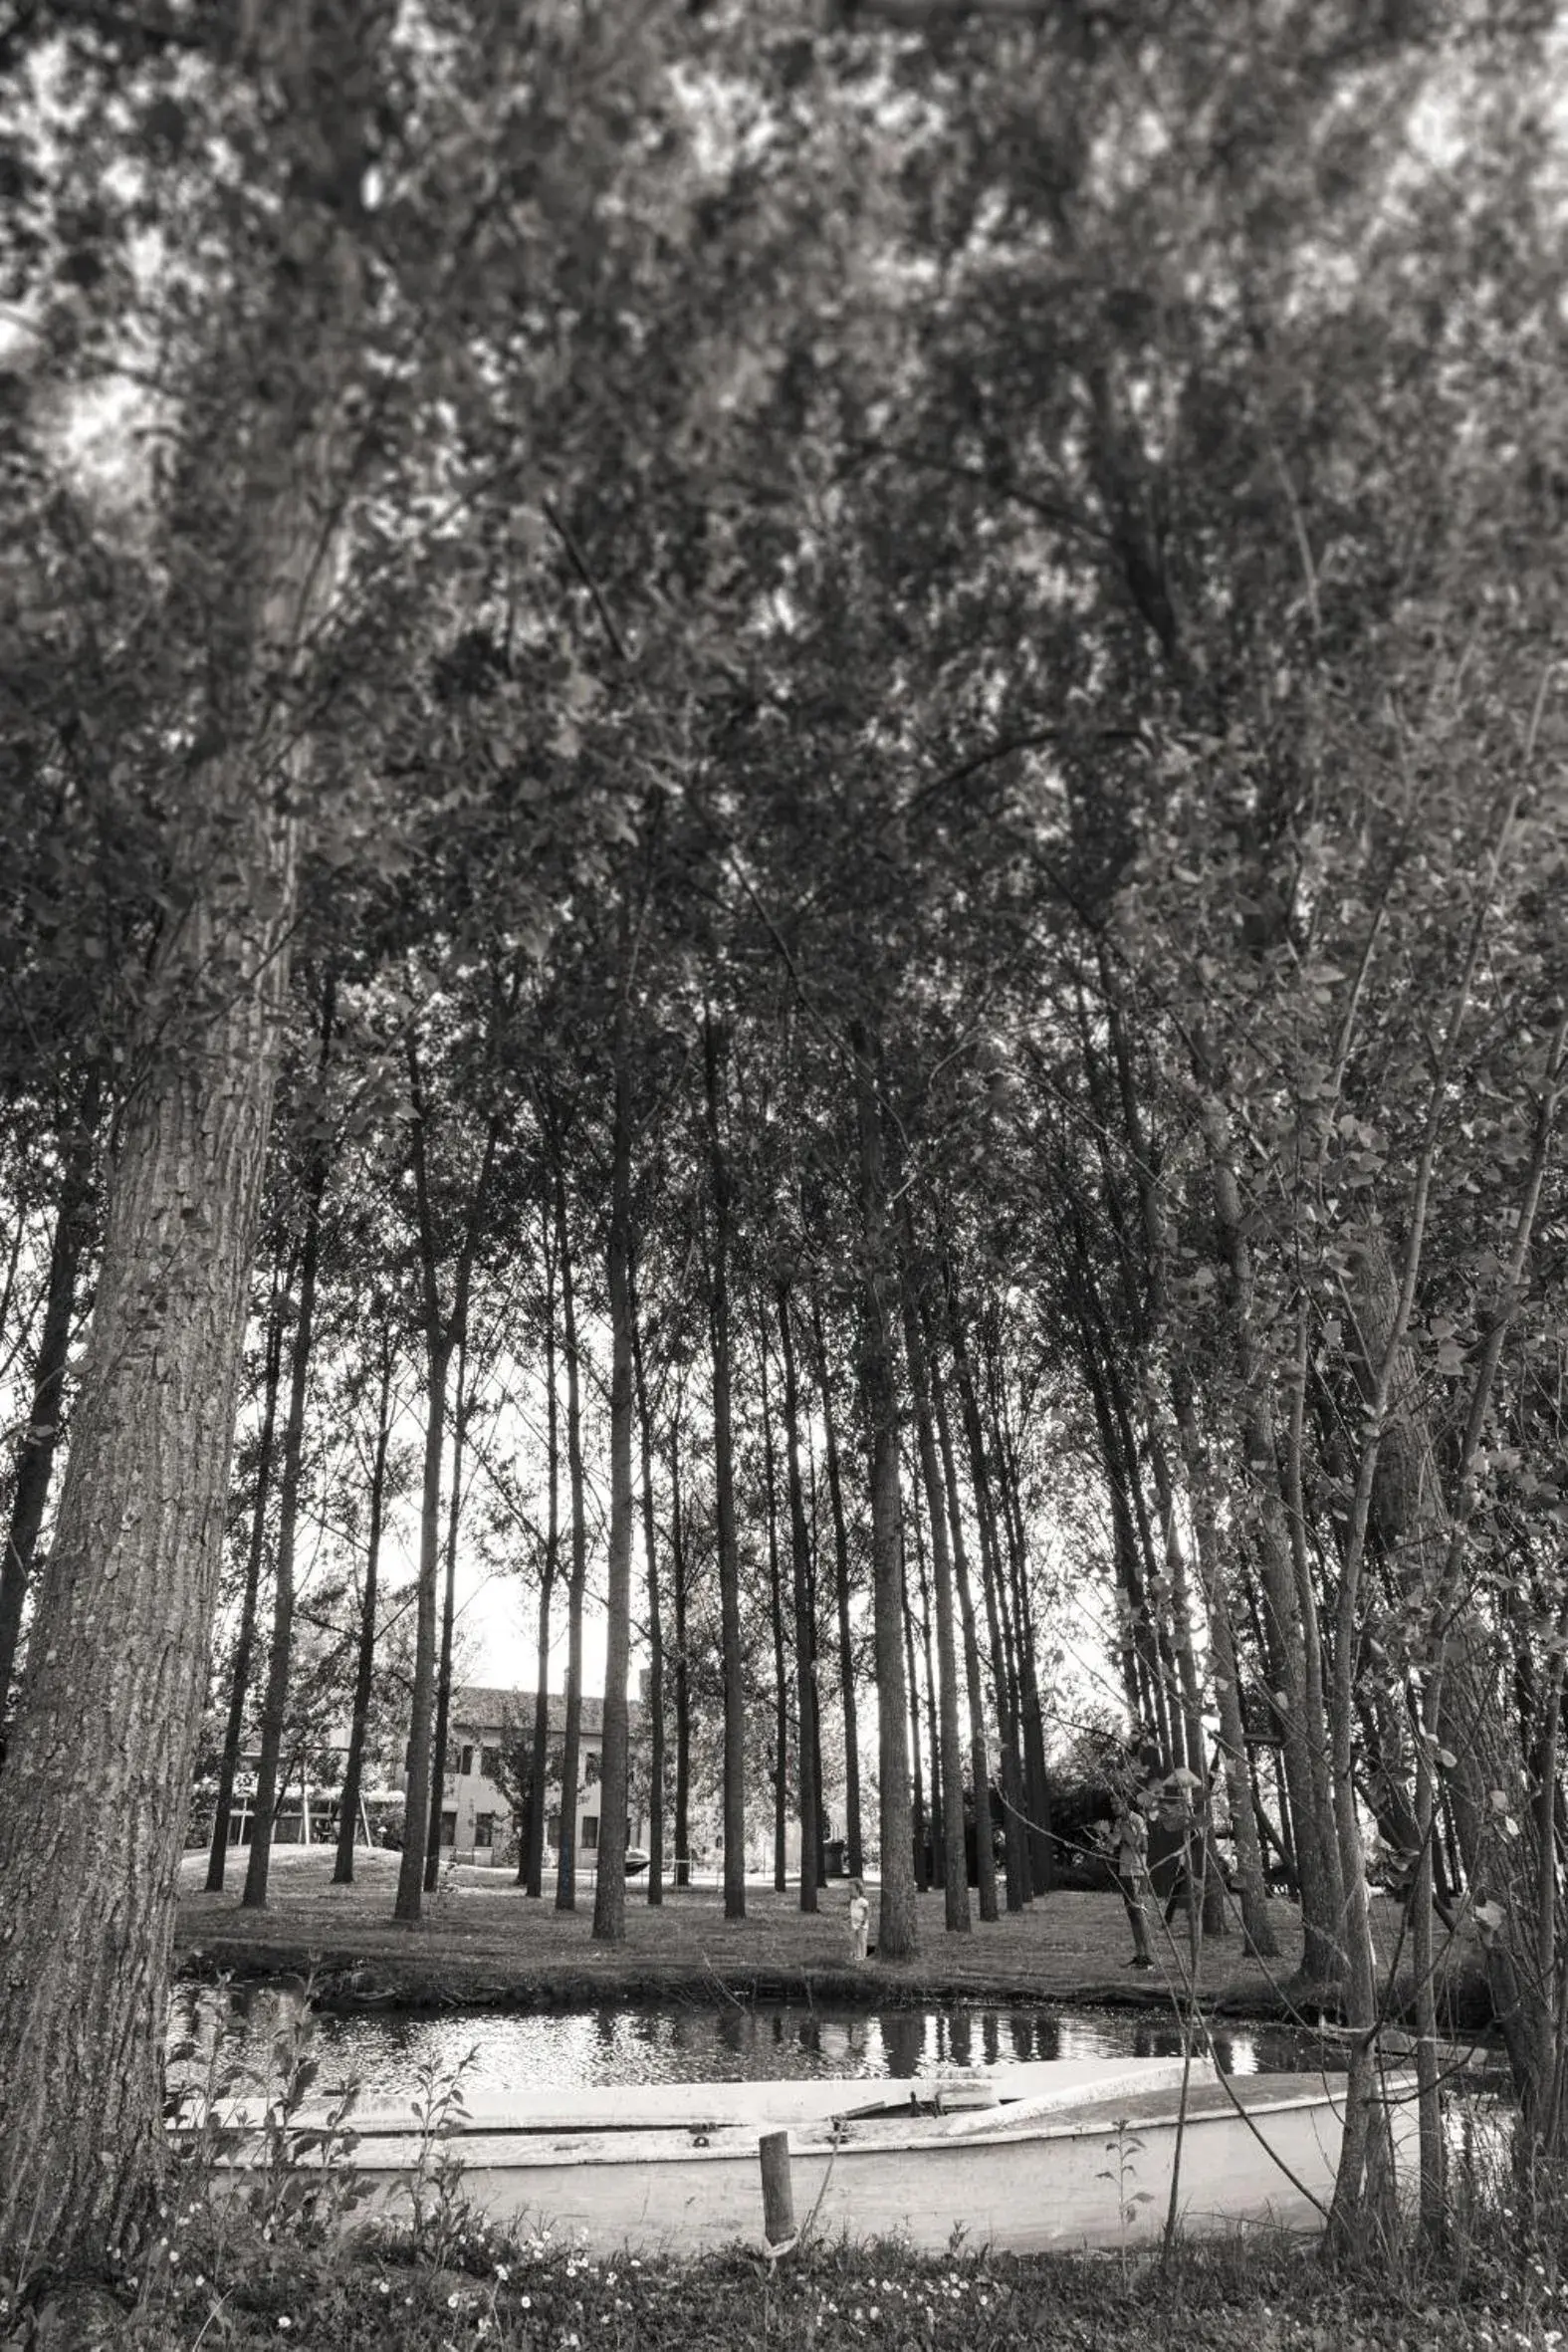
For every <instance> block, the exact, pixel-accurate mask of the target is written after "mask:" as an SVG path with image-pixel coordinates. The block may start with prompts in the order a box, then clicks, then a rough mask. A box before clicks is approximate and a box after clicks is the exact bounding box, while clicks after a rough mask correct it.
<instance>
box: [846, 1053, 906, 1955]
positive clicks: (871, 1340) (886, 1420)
mask: <svg viewBox="0 0 1568 2352" xmlns="http://www.w3.org/2000/svg"><path fill="white" fill-rule="evenodd" d="M851 1044H852V1046H853V1049H854V1057H855V1112H856V1121H857V1125H858V1130H859V1141H860V1213H861V1222H862V1230H863V1234H864V1240H865V1296H864V1323H863V1328H862V1334H861V1376H862V1380H863V1383H864V1388H865V1399H866V1419H867V1422H868V1424H869V1432H870V1441H871V1445H870V1451H871V1570H872V1580H873V1623H874V1630H875V1640H876V1676H877V1699H878V1706H877V1722H878V1727H879V1739H878V1761H879V1764H880V1772H881V1789H880V1798H881V1820H880V1828H881V1847H882V1853H881V1865H882V1904H881V1916H880V1921H879V1924H878V1929H877V1949H878V1951H879V1953H880V1954H881V1956H882V1958H883V1959H884V1960H910V1959H913V1957H914V1954H915V1950H916V1945H917V1937H916V1931H915V1878H914V1869H913V1863H914V1853H913V1846H912V1839H913V1831H912V1828H911V1824H910V1786H909V1725H908V1701H907V1694H906V1692H905V1687H904V1576H903V1557H902V1544H901V1542H900V1537H899V1479H898V1384H897V1373H896V1366H895V1361H894V1354H893V1301H894V1298H895V1296H896V1293H897V1281H898V1271H897V1266H896V1264H895V1262H894V1258H893V1251H892V1239H891V1235H890V1233H889V1220H888V1184H887V1163H886V1158H885V1154H884V1151H883V1143H882V1109H881V1103H880V1101H879V1100H878V1095H877V1066H878V1062H879V1059H880V1055H879V1053H878V1050H877V1046H876V1043H875V1041H874V1040H873V1039H872V1038H871V1037H870V1036H869V1034H868V1033H867V1032H866V1030H865V1029H864V1028H862V1027H861V1026H860V1025H859V1024H858V1023H857V1024H856V1026H855V1028H854V1030H853V1032H852V1035H851Z"/></svg>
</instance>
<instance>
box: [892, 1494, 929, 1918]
mask: <svg viewBox="0 0 1568 2352" xmlns="http://www.w3.org/2000/svg"><path fill="white" fill-rule="evenodd" d="M911 1502H912V1505H913V1508H912V1509H911V1510H910V1511H909V1512H908V1513H906V1514H905V1515H904V1517H903V1519H902V1521H901V1525H900V1533H901V1534H902V1535H903V1536H904V1548H903V1550H902V1551H901V1553H900V1557H899V1568H900V1574H901V1578H902V1582H903V1586H904V1673H905V1675H906V1676H907V1678H908V1689H909V1861H910V1868H911V1869H912V1870H913V1872H914V1875H915V1892H916V1894H917V1895H923V1894H925V1893H926V1891H927V1889H928V1888H929V1887H930V1885H931V1873H930V1871H929V1870H928V1868H927V1866H926V1856H927V1854H928V1852H929V1850H930V1846H929V1840H928V1838H927V1834H926V1783H925V1769H924V1764H923V1760H922V1757H921V1753H920V1745H921V1744H920V1669H919V1666H918V1664H917V1662H916V1658H915V1610H914V1603H913V1601H912V1600H911V1598H910V1590H909V1546H908V1529H909V1527H910V1526H911V1524H913V1526H914V1529H915V1564H916V1569H917V1572H918V1570H919V1567H920V1554H921V1551H922V1549H923V1541H922V1536H921V1530H920V1520H919V1508H920V1506H919V1498H918V1497H914V1496H912V1497H911Z"/></svg>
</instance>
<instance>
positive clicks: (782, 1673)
mask: <svg viewBox="0 0 1568 2352" xmlns="http://www.w3.org/2000/svg"><path fill="white" fill-rule="evenodd" d="M758 1322H759V1329H758V1370H759V1373H760V1376H761V1382H762V1407H763V1415H762V1418H763V1507H764V1514H765V1517H766V1520H767V1525H768V1619H769V1623H770V1625H771V1626H772V1628H773V1637H774V1774H773V1778H774V1893H775V1894H776V1895H782V1894H783V1893H784V1889H785V1887H786V1886H787V1885H788V1881H789V1867H788V1865H789V1856H788V1836H789V1765H788V1759H789V1672H788V1666H787V1664H786V1662H785V1657H784V1576H783V1572H782V1570H781V1567H780V1562H779V1480H778V1465H777V1462H776V1459H775V1454H774V1427H773V1415H772V1412H771V1411H770V1409H769V1396H768V1332H767V1327H766V1325H765V1324H764V1323H763V1321H762V1316H761V1313H759V1317H758Z"/></svg>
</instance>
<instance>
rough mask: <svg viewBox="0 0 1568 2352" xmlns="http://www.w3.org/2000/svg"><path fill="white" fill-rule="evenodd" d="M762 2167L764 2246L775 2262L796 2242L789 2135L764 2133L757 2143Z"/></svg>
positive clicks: (784, 2133)
mask: <svg viewBox="0 0 1568 2352" xmlns="http://www.w3.org/2000/svg"><path fill="white" fill-rule="evenodd" d="M757 2153H758V2155H759V2157H760V2158H761V2159H762V2167H763V2246H764V2250H765V2251H766V2252H767V2253H768V2254H769V2255H770V2256H771V2257H773V2258H774V2259H775V2260H777V2258H778V2257H779V2255H780V2254H783V2253H787V2252H788V2250H789V2248H790V2246H792V2245H793V2243H794V2240H795V2227H794V2192H793V2190H792V2189H791V2187H790V2183H789V2134H788V2133H787V2132H765V2133H764V2134H763V2136H762V2138H761V2139H760V2140H759V2141H758V2143H757Z"/></svg>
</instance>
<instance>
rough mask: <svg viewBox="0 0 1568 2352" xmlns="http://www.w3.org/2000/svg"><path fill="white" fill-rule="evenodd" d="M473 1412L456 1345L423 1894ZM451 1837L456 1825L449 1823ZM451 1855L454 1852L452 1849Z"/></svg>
mask: <svg viewBox="0 0 1568 2352" xmlns="http://www.w3.org/2000/svg"><path fill="white" fill-rule="evenodd" d="M471 1410H472V1405H471V1401H470V1398H469V1395H468V1342H467V1338H466V1336H460V1337H459V1339H458V1342H457V1379H456V1383H455V1385H454V1387H453V1390H452V1484H451V1487H450V1489H449V1490H448V1493H447V1499H446V1574H445V1577H444V1579H443V1582H442V1592H441V1647H440V1650H439V1652H438V1653H437V1658H436V1687H435V1736H434V1739H433V1740H432V1743H431V1751H430V1812H429V1817H428V1819H427V1821H426V1824H425V1889H424V1891H425V1893H426V1894H427V1895H433V1894H434V1893H435V1891H436V1888H437V1887H438V1886H439V1885H440V1883H441V1816H442V1814H443V1812H444V1811H445V1809H446V1781H447V1749H448V1747H449V1745H450V1742H451V1732H452V1637H453V1634H454V1632H455V1630H456V1625H457V1530H458V1525H459V1522H460V1521H461V1519H462V1516H463V1453H464V1444H465V1440H466V1438H467V1436H468V1416H469V1413H470V1411H471ZM453 1829H454V1834H455V1831H456V1823H455V1821H454V1823H453ZM453 1852H454V1854H455V1852H456V1846H455V1844H454V1847H453Z"/></svg>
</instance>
